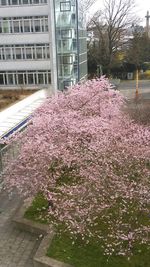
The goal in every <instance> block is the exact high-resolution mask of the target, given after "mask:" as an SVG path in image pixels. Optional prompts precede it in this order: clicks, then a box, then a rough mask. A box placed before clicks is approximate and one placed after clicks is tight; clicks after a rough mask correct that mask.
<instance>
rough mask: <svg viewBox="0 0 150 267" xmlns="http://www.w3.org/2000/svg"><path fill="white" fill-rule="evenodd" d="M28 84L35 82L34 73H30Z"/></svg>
mask: <svg viewBox="0 0 150 267" xmlns="http://www.w3.org/2000/svg"><path fill="white" fill-rule="evenodd" d="M28 84H34V77H33V73H28Z"/></svg>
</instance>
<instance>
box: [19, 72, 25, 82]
mask: <svg viewBox="0 0 150 267" xmlns="http://www.w3.org/2000/svg"><path fill="white" fill-rule="evenodd" d="M18 84H24V82H23V73H18Z"/></svg>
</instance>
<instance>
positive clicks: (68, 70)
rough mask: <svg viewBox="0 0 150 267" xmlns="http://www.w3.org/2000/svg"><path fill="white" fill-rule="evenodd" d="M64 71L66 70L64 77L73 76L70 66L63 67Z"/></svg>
mask: <svg viewBox="0 0 150 267" xmlns="http://www.w3.org/2000/svg"><path fill="white" fill-rule="evenodd" d="M63 69H64V75H65V76H67V75H70V74H71V70H70V66H68V65H64V66H63Z"/></svg>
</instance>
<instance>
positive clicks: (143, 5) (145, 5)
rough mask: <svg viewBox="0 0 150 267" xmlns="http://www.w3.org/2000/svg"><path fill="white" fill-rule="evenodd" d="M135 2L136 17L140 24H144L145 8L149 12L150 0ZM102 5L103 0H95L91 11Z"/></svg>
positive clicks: (136, 0)
mask: <svg viewBox="0 0 150 267" xmlns="http://www.w3.org/2000/svg"><path fill="white" fill-rule="evenodd" d="M135 3H136V14H137V15H138V17H139V18H140V19H141V20H142V21H141V23H140V24H141V25H143V26H145V23H146V22H145V16H146V13H147V10H149V12H150V0H135ZM102 7H103V0H97V2H96V3H95V4H94V5H93V7H92V8H91V9H92V13H93V11H97V10H98V9H100V8H102Z"/></svg>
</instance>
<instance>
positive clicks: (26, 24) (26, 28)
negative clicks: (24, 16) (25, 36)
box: [24, 20, 30, 32]
mask: <svg viewBox="0 0 150 267" xmlns="http://www.w3.org/2000/svg"><path fill="white" fill-rule="evenodd" d="M24 32H30V20H24Z"/></svg>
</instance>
